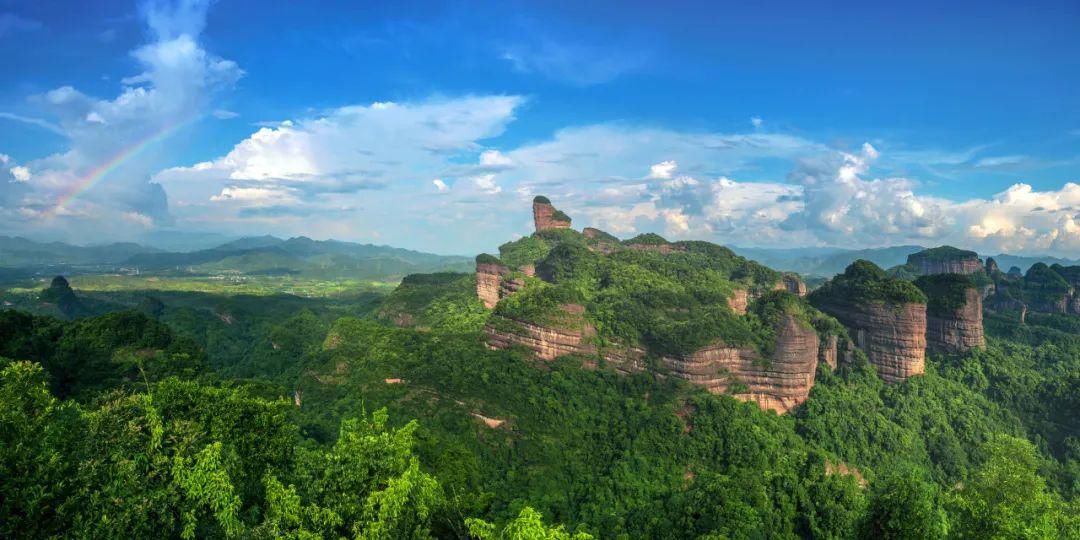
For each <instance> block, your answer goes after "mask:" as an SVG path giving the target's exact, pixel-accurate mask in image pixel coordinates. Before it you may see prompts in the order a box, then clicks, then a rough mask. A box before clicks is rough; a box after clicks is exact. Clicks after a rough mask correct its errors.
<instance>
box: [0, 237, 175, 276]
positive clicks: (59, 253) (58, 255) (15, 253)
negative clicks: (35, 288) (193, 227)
mask: <svg viewBox="0 0 1080 540" xmlns="http://www.w3.org/2000/svg"><path fill="white" fill-rule="evenodd" d="M159 252H160V250H158V249H155V248H151V247H146V246H142V245H139V244H134V243H130V242H117V243H113V244H103V245H98V246H73V245H71V244H65V243H63V242H35V241H33V240H29V239H26V238H22V237H17V236H15V237H12V236H0V267H4V268H25V267H29V266H47V265H89V264H120V263H122V262H124V261H126V260H128V259H130V258H131V257H133V256H135V255H140V254H149V253H159Z"/></svg>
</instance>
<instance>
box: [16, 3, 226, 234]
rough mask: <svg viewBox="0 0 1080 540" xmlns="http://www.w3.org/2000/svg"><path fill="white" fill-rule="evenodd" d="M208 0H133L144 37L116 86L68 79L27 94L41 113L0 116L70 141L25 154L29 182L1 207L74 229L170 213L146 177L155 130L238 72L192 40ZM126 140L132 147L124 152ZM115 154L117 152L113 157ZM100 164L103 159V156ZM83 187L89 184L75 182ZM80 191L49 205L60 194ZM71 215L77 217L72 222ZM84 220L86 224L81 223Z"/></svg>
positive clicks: (118, 230)
mask: <svg viewBox="0 0 1080 540" xmlns="http://www.w3.org/2000/svg"><path fill="white" fill-rule="evenodd" d="M208 4H209V3H208V2H207V1H197V0H178V1H176V2H163V1H149V2H146V3H144V4H142V5H141V6H140V15H141V16H142V18H143V21H144V23H145V24H146V30H147V34H148V38H149V39H148V41H147V42H146V43H145V44H143V45H141V46H139V47H138V48H136V49H135V50H133V51H132V52H131V56H132V58H133V59H134V60H135V62H136V63H137V64H138V65H139V66H140V68H141V70H140V71H139V72H137V73H135V74H133V75H131V76H128V77H125V78H123V80H122V87H121V90H120V92H119V94H118V95H116V96H115V97H114V98H112V99H102V98H97V97H93V96H90V95H87V94H85V93H83V92H82V91H80V90H78V89H76V88H75V87H72V86H62V87H59V88H55V89H53V90H50V91H48V92H45V93H43V94H40V95H37V96H33V97H32V98H31V105H33V106H35V107H38V108H39V109H40V110H41V111H43V113H44V114H46V115H47V116H49V117H50V119H49V120H40V119H37V118H33V117H25V116H20V115H14V114H10V113H3V115H2V116H3V117H4V118H8V119H11V120H16V121H20V122H23V123H28V124H34V125H37V126H39V127H43V128H45V129H49V130H52V131H56V132H59V133H62V134H63V135H64V136H65V137H67V138H68V140H69V149H68V150H67V151H64V152H62V153H58V154H55V155H51V156H47V157H44V158H41V159H37V160H33V161H30V162H29V163H27V164H26V167H27V168H28V169H27V170H25V172H26V173H29V172H30V171H33V173H34V174H33V175H32V177H31V176H29V175H28V174H23V172H22V171H20V172H18V173H14V172H13V174H18V175H19V176H21V177H25V178H26V180H25V181H24V182H25V183H26V184H27V186H28V189H27V190H26V191H25V192H23V193H22V197H20V198H19V199H18V200H12V199H10V198H8V199H6V200H5V201H4V202H5V204H7V205H11V204H15V205H18V208H12V209H9V210H11V211H16V212H18V213H20V215H23V216H25V217H31V218H34V219H35V223H34V227H35V228H36V230H37V231H38V232H42V231H45V230H54V231H56V232H64V233H68V236H71V235H77V233H79V232H80V231H93V232H94V235H95V236H97V237H98V238H100V235H101V234H102V233H103V232H106V231H109V232H111V233H113V234H118V235H122V234H123V233H124V232H125V231H126V228H125V226H124V224H123V223H122V222H124V221H130V220H126V219H121V220H117V219H115V218H116V217H117V216H121V217H123V216H126V215H135V214H137V215H140V216H146V217H148V218H149V219H151V220H152V221H153V222H154V223H156V224H164V223H168V222H169V221H170V219H171V216H170V214H169V204H168V201H167V198H166V194H165V192H164V191H163V190H162V188H161V186H160V185H157V184H154V183H152V182H149V179H150V176H151V175H152V173H153V172H154V171H155V170H156V169H158V168H159V167H158V166H157V163H158V161H159V159H160V157H161V156H162V153H163V152H164V151H165V149H164V148H160V147H157V148H154V147H153V141H154V140H155V138H156V137H157V135H158V134H160V133H166V132H168V133H173V134H174V136H175V132H176V131H178V130H177V129H171V128H174V127H175V126H183V125H186V124H190V123H192V122H193V121H194V120H195V119H197V118H198V117H199V116H201V115H202V114H204V112H205V111H207V110H208V109H209V107H210V104H211V102H212V99H213V96H214V95H216V94H217V93H218V92H220V91H222V90H224V89H227V88H229V87H230V86H231V85H232V84H234V83H235V82H236V81H237V79H239V78H240V77H241V76H242V75H243V71H242V70H241V69H240V68H239V66H237V65H236V63H235V62H233V61H231V60H226V59H222V58H219V57H216V56H214V55H213V54H211V53H209V52H207V51H206V50H205V49H204V48H203V47H202V46H201V45H200V43H199V37H200V34H201V32H202V30H203V27H204V26H205V20H206V10H207V7H208ZM135 148H140V149H141V151H139V152H133V151H132V150H133V149H135ZM121 157H122V159H121ZM110 163H111V166H110V167H108V168H103V166H104V165H105V164H110ZM86 187H89V188H90V189H84V188H86ZM75 191H78V192H79V193H80V195H79V197H78V198H76V199H73V200H70V201H69V202H67V203H65V205H66V206H67V208H56V207H55V206H56V204H57V203H56V201H58V200H61V197H62V196H63V195H64V194H66V193H72V192H75ZM76 223H79V224H81V225H76ZM90 223H93V224H94V226H88V225H89V224H90Z"/></svg>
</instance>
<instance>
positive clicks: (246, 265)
mask: <svg viewBox="0 0 1080 540" xmlns="http://www.w3.org/2000/svg"><path fill="white" fill-rule="evenodd" d="M472 262H473V261H472V258H471V257H461V256H447V255H435V254H431V253H422V252H419V251H411V250H407V249H400V248H394V247H390V246H376V245H372V244H356V243H352V242H340V241H337V240H312V239H310V238H307V237H303V236H300V237H296V238H289V239H288V240H282V239H280V238H277V237H273V236H259V237H249V238H241V239H238V240H234V241H231V242H227V243H225V244H222V245H220V246H218V247H215V248H212V249H205V250H199V251H192V252H186V253H144V254H137V255H135V256H133V257H131V258H130V259H128V260H127V261H126V263H125V264H127V265H128V266H132V267H136V268H139V270H140V271H142V272H161V271H174V272H182V273H189V274H221V273H237V274H246V275H302V276H305V277H312V278H326V279H329V278H354V279H384V278H392V277H402V276H405V275H407V274H411V273H417V272H436V271H470V270H472Z"/></svg>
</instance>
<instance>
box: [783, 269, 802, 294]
mask: <svg viewBox="0 0 1080 540" xmlns="http://www.w3.org/2000/svg"><path fill="white" fill-rule="evenodd" d="M780 279H781V283H783V284H784V289H787V292H789V293H791V294H794V295H795V296H806V283H803V280H802V278H800V277H799V275H798V274H792V273H790V272H785V273H784V274H783V275H781V277H780Z"/></svg>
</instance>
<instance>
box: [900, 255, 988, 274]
mask: <svg viewBox="0 0 1080 540" xmlns="http://www.w3.org/2000/svg"><path fill="white" fill-rule="evenodd" d="M917 255H918V254H914V255H910V256H909V257H908V264H911V265H914V266H915V268H916V269H917V270H918V272H919V274H922V275H931V274H965V275H967V274H974V273H975V272H978V271H979V270H983V264H982V262H981V261H980V260H979V258H978V257H968V258H962V259H932V258H928V257H918V256H917Z"/></svg>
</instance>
